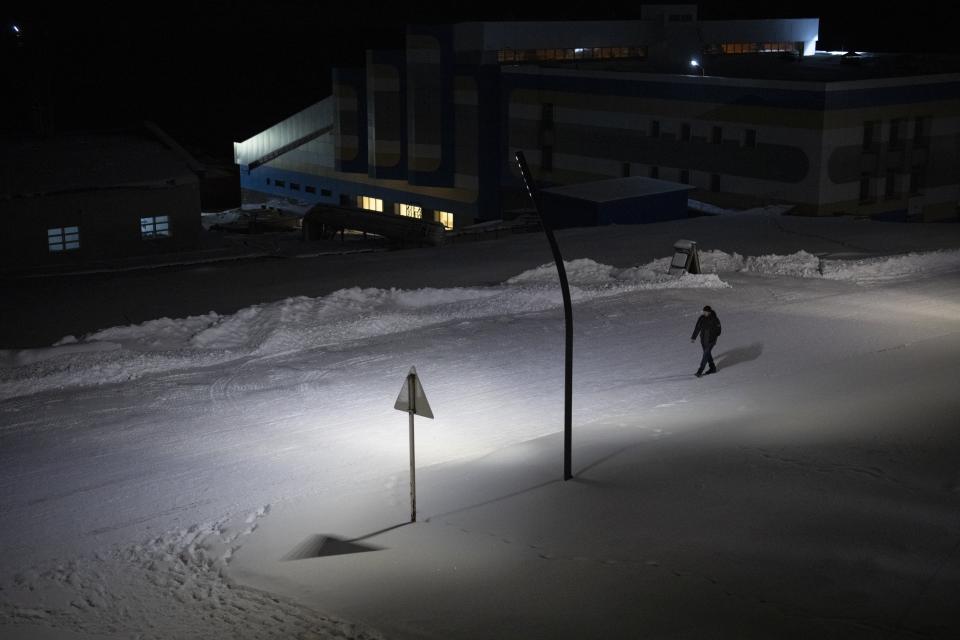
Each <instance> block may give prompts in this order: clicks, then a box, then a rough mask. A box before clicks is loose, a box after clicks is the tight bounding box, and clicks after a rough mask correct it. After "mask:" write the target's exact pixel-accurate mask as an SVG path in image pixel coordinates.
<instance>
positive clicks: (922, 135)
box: [913, 116, 930, 147]
mask: <svg viewBox="0 0 960 640" xmlns="http://www.w3.org/2000/svg"><path fill="white" fill-rule="evenodd" d="M929 144H930V118H926V117H923V116H918V117H917V118H914V120H913V145H914V146H915V147H926V146H929Z"/></svg>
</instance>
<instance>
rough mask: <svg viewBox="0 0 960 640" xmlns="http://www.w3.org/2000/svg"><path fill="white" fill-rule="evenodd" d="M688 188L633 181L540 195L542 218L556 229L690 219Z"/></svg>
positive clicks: (651, 180)
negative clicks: (688, 217) (688, 212)
mask: <svg viewBox="0 0 960 640" xmlns="http://www.w3.org/2000/svg"><path fill="white" fill-rule="evenodd" d="M692 190H693V187H691V186H690V185H688V184H680V183H678V182H668V181H666V180H656V179H654V178H644V177H639V176H638V177H632V178H612V179H610V180H597V181H596V182H583V183H580V184H572V185H566V186H563V187H550V188H547V189H542V190H541V191H540V207H541V209H543V211H541V214H542V215H543V216H544V218H545V219H547V220H548V221H549V222H550V224H551V225H552V226H553V227H555V228H563V227H594V226H599V225H605V224H644V223H648V222H662V221H664V220H676V219H678V218H685V217H686V216H687V196H688V194H689V192H690V191H692Z"/></svg>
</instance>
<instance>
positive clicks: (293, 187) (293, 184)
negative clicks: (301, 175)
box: [290, 182, 300, 191]
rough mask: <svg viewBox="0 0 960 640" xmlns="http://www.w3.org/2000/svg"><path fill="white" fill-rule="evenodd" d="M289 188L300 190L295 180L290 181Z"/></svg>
mask: <svg viewBox="0 0 960 640" xmlns="http://www.w3.org/2000/svg"><path fill="white" fill-rule="evenodd" d="M290 190H291V191H300V185H299V184H297V183H296V182H291V183H290Z"/></svg>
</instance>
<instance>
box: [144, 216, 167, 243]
mask: <svg viewBox="0 0 960 640" xmlns="http://www.w3.org/2000/svg"><path fill="white" fill-rule="evenodd" d="M169 237H170V218H169V216H151V217H146V218H140V238H142V239H143V240H146V239H148V238H169Z"/></svg>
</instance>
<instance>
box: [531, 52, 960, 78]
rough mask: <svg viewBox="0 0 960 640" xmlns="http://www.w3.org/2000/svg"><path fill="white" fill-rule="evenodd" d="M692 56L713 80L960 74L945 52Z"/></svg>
mask: <svg viewBox="0 0 960 640" xmlns="http://www.w3.org/2000/svg"><path fill="white" fill-rule="evenodd" d="M698 57H699V58H700V64H701V65H702V69H703V74H704V76H706V77H714V78H743V79H755V80H785V81H799V82H852V81H858V80H880V79H888V78H910V77H916V76H926V75H940V74H955V73H960V56H956V55H949V54H910V53H865V52H861V53H859V54H857V55H840V54H836V53H827V52H817V53H816V54H815V55H812V56H802V57H799V56H796V55H789V54H786V55H781V54H771V53H755V54H739V55H714V56H702V57H700V56H698ZM524 66H526V65H524ZM530 66H533V65H530ZM540 66H541V67H543V68H557V69H570V70H578V71H614V72H616V71H622V72H632V73H670V74H684V75H691V76H694V75H699V71H696V70H694V69H693V68H692V67H684V68H677V67H676V65H675V64H672V65H671V64H670V63H664V62H657V61H654V60H597V61H590V60H581V61H575V62H574V61H569V62H567V61H561V62H553V63H543V62H541V63H540Z"/></svg>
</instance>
